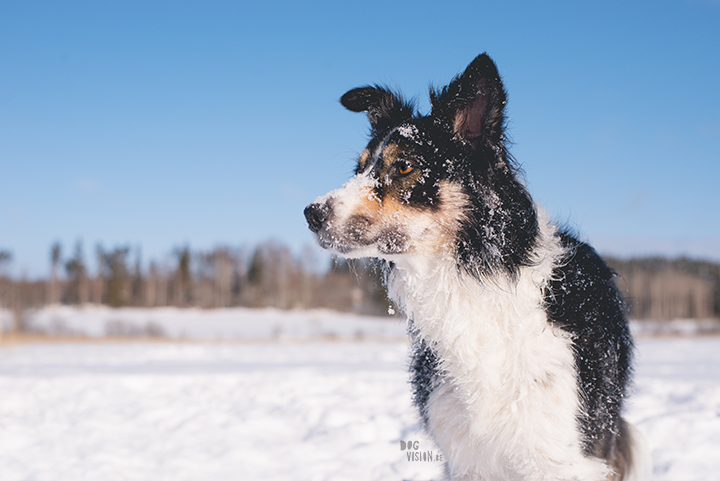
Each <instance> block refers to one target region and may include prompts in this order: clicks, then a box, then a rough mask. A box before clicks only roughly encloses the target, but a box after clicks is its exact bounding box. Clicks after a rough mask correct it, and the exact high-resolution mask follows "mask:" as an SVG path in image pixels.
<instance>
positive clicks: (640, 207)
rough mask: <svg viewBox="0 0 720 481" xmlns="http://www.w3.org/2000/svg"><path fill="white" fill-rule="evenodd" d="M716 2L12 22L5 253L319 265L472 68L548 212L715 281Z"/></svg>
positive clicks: (184, 5) (15, 14)
mask: <svg viewBox="0 0 720 481" xmlns="http://www.w3.org/2000/svg"><path fill="white" fill-rule="evenodd" d="M719 25H720V2H717V1H699V0H698V1H689V0H685V1H683V0H676V1H664V0H659V1H647V2H632V1H630V2H628V1H606V2H592V3H591V2H513V1H509V2H482V1H474V2H466V1H452V0H450V1H447V2H439V1H436V2H422V1H412V2H409V1H407V2H389V1H363V2H353V3H343V2H312V1H310V2H274V1H267V2H221V1H215V2H183V1H171V2H162V1H150V2H149V1H139V2H133V1H103V2H97V1H87V2H73V1H68V2H50V1H48V2H36V1H32V0H29V1H22V2H19V1H17V2H16V1H6V0H2V1H0V249H7V250H10V251H12V253H13V256H14V258H13V261H12V264H11V269H12V272H14V273H16V274H27V275H29V276H37V275H44V274H45V273H46V272H47V271H48V266H49V249H50V245H51V243H52V242H54V241H56V240H58V241H60V242H62V244H63V247H64V250H65V253H68V254H69V253H70V252H71V250H72V248H73V246H74V244H75V243H76V242H77V241H78V240H81V241H82V242H83V244H84V248H85V252H86V255H87V256H88V257H90V254H91V253H92V252H93V251H94V249H95V246H96V245H97V244H102V245H103V246H105V247H106V248H109V247H113V246H118V245H130V246H133V247H134V248H137V247H140V248H141V249H142V255H143V258H144V259H145V260H148V259H151V258H153V259H162V258H163V256H166V255H167V254H168V253H170V252H171V251H172V249H173V248H175V247H177V246H179V245H185V244H187V245H190V247H191V248H194V249H207V248H210V247H213V246H215V245H232V246H240V245H245V246H252V245H253V244H254V243H256V242H259V241H262V240H266V239H275V240H279V241H281V242H284V243H286V244H288V245H290V246H292V248H293V249H296V250H297V251H298V252H299V250H300V249H301V248H302V247H303V246H304V245H307V244H312V238H311V236H310V233H309V232H308V231H307V229H306V227H305V223H304V219H303V216H302V210H303V208H304V206H305V205H306V204H307V203H309V202H310V201H312V200H313V199H314V198H315V197H316V196H318V195H320V194H323V193H325V192H327V191H328V190H330V189H333V188H335V187H337V186H339V185H340V184H342V183H343V182H344V181H345V180H346V179H347V178H348V177H349V176H350V174H351V171H352V169H353V161H354V158H355V156H356V155H357V153H358V152H359V151H361V150H362V148H363V147H364V143H365V140H366V134H367V124H366V119H365V118H364V116H363V115H359V114H353V113H351V112H348V111H345V110H344V109H343V108H342V107H341V106H340V105H339V103H338V99H339V98H340V96H341V95H342V94H343V93H344V92H345V91H347V90H349V89H351V88H353V87H357V86H360V85H364V84H367V83H384V84H388V85H390V86H392V87H397V88H400V89H402V91H403V92H404V93H405V94H406V95H407V96H408V97H413V96H416V97H417V99H418V103H419V106H420V108H421V109H423V110H427V105H428V101H427V88H428V86H429V85H430V84H433V85H436V86H440V85H444V84H445V83H447V81H449V80H450V78H451V77H452V76H454V75H455V74H457V73H458V72H460V71H462V70H463V69H464V68H465V66H466V65H467V64H468V63H469V62H470V61H471V60H472V59H473V58H474V57H475V56H476V55H477V54H479V53H481V52H483V51H487V52H488V53H489V54H490V55H491V56H492V57H493V58H494V59H495V61H496V63H497V64H498V67H499V69H500V71H501V73H502V75H503V76H504V79H505V83H506V87H507V89H508V91H509V94H510V101H509V105H508V114H509V116H510V118H511V121H510V135H511V137H512V139H513V141H514V143H515V145H514V146H513V148H512V152H513V154H514V155H515V157H516V158H517V160H518V161H519V162H520V163H521V164H522V166H523V168H524V171H525V174H526V179H527V183H528V185H529V187H530V190H531V192H532V193H533V195H534V197H535V198H536V200H538V201H539V202H540V203H541V204H543V205H544V206H545V208H546V209H547V210H548V211H549V212H550V213H551V214H552V215H553V216H554V217H555V218H557V219H559V220H561V221H563V222H565V223H567V224H568V225H570V226H572V227H573V228H574V229H575V230H576V231H577V232H578V233H579V234H580V236H581V237H582V238H583V239H585V240H588V241H590V242H592V243H594V244H595V245H596V247H598V250H600V251H601V252H605V253H611V254H615V255H624V256H628V255H638V254H645V255H647V254H655V253H663V254H668V255H679V254H690V255H693V256H695V257H705V258H711V259H720V214H718V212H720V194H719V193H718V190H719V189H718V187H719V183H720V87H718V86H720V28H719V27H718V26H719Z"/></svg>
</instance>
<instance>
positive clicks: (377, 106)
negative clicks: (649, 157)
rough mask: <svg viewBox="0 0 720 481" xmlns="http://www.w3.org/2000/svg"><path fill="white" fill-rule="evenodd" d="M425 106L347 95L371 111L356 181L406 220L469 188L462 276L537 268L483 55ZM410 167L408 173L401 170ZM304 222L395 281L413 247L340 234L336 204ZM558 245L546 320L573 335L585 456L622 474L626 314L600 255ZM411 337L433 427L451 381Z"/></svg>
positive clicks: (527, 213)
mask: <svg viewBox="0 0 720 481" xmlns="http://www.w3.org/2000/svg"><path fill="white" fill-rule="evenodd" d="M430 98H431V106H432V110H431V113H430V114H429V115H427V116H422V115H419V114H417V113H416V111H415V109H414V106H413V105H412V104H411V103H409V102H407V101H405V100H404V99H403V98H402V97H401V96H400V95H398V94H395V93H393V92H392V91H390V90H388V89H386V88H383V87H378V86H367V87H361V88H358V89H354V90H351V91H349V92H347V93H346V94H345V95H343V97H342V99H341V103H342V105H343V106H345V107H346V108H348V109H349V110H351V111H354V112H366V113H367V116H368V119H369V121H370V125H371V128H372V132H371V139H370V141H369V143H368V146H367V148H366V151H365V154H364V155H363V156H361V158H360V160H359V161H358V165H357V168H356V174H358V175H367V176H370V177H373V178H376V179H377V180H378V181H377V186H376V187H375V188H374V189H375V190H374V192H375V193H374V195H376V196H377V197H378V198H380V199H386V198H393V199H396V201H397V202H399V204H400V205H401V206H403V208H404V209H405V208H406V209H408V212H425V213H433V212H435V213H442V212H443V211H444V209H447V208H448V207H447V205H446V204H444V203H443V200H442V195H441V194H442V193H441V185H442V183H443V182H446V183H452V184H453V185H459V186H462V190H463V194H464V196H465V197H466V198H467V199H468V205H467V206H465V207H464V209H463V211H462V216H460V219H461V220H460V221H459V224H458V227H457V230H456V232H455V234H454V240H453V246H452V249H451V250H452V254H453V255H454V257H455V259H456V263H457V266H458V269H459V270H460V271H462V272H463V273H464V274H465V275H469V276H471V277H472V278H474V279H476V280H477V281H478V282H480V283H487V282H492V279H493V278H498V277H502V276H504V277H509V278H514V277H515V276H517V275H518V272H519V271H520V269H521V268H522V267H524V266H529V265H531V264H532V263H533V259H534V257H533V256H534V253H535V251H536V250H537V248H538V245H537V243H538V239H539V226H538V222H539V221H538V212H537V209H536V206H535V204H534V203H533V201H532V199H531V197H530V195H529V193H528V191H527V189H526V187H525V185H524V184H523V182H522V181H521V180H520V178H519V174H518V167H517V165H516V163H515V162H514V159H513V158H512V157H511V156H510V154H509V153H508V141H507V138H506V133H505V132H506V117H505V106H506V103H507V95H506V92H505V89H504V86H503V83H502V80H501V78H500V75H499V74H498V71H497V68H496V66H495V64H494V63H493V61H492V60H491V59H490V58H489V57H488V56H487V55H485V54H482V55H480V56H478V57H477V58H476V59H475V60H474V61H473V62H472V63H471V64H470V65H469V66H468V68H467V69H466V70H465V72H464V73H463V74H461V75H459V76H458V77H456V78H455V79H453V81H452V82H451V83H450V84H449V85H448V86H446V87H444V88H442V89H440V90H433V91H431V92H430ZM386 146H394V147H393V148H394V149H395V150H399V151H400V152H401V155H400V156H398V159H400V160H396V159H395V158H394V157H393V158H392V159H389V160H388V159H387V158H386V157H389V154H388V150H383V148H384V147H386ZM378 152H380V153H378ZM408 166H409V167H410V169H409V170H410V173H407V174H405V173H403V172H405V171H407V170H408ZM305 215H306V218H307V220H308V224H309V226H310V229H311V230H312V231H313V232H314V233H316V234H317V237H318V240H319V242H320V244H321V245H322V246H323V247H326V248H328V249H331V250H334V251H335V252H338V253H341V254H347V255H352V253H353V252H354V251H356V250H358V249H360V248H366V247H368V246H371V247H373V246H374V248H376V249H377V251H378V254H376V255H377V256H378V257H381V258H382V257H385V258H388V259H389V261H390V262H388V263H387V264H386V266H387V269H386V270H387V271H388V273H389V275H392V270H393V264H392V256H394V255H405V254H407V253H410V254H411V253H412V242H411V241H412V240H411V239H408V236H407V234H406V233H404V232H402V230H401V229H395V230H394V231H393V230H392V229H389V228H388V229H386V230H385V231H382V232H381V233H380V234H377V235H373V236H372V237H368V236H365V235H364V232H365V230H364V226H369V225H371V224H372V222H371V220H370V218H369V217H368V216H367V215H366V214H362V215H360V214H358V215H356V216H355V217H354V218H351V220H350V221H349V222H348V225H350V227H347V228H345V231H343V230H339V229H338V227H337V225H333V222H334V219H333V202H331V200H323V201H319V202H316V203H314V204H311V205H310V206H308V207H307V208H306V210H305ZM331 229H335V231H331ZM557 237H558V239H557V241H558V242H559V243H560V244H561V245H562V247H563V248H564V252H565V255H564V258H563V259H560V261H559V262H557V264H556V266H555V268H554V271H553V274H552V276H551V280H550V281H549V282H548V283H547V284H546V285H545V286H544V288H543V289H544V290H543V292H542V295H543V298H544V309H545V311H546V313H547V320H548V323H549V324H551V325H554V326H555V327H558V328H560V329H562V330H564V331H566V332H567V333H569V334H570V335H571V338H572V346H573V354H574V359H575V368H576V371H577V383H578V391H579V396H580V409H579V411H578V413H577V423H578V426H579V429H580V432H581V434H582V448H583V453H584V454H585V455H586V456H594V457H598V458H602V459H605V460H606V461H607V463H608V465H610V466H611V467H612V468H613V469H614V470H615V472H616V473H618V475H619V476H622V473H623V472H624V471H626V470H627V469H628V466H629V465H630V464H631V462H632V460H631V454H630V446H629V441H628V433H627V432H628V429H629V428H628V427H627V426H626V424H625V423H624V421H623V420H622V418H621V416H620V414H621V411H622V408H623V403H624V399H625V396H626V394H627V391H628V384H629V380H630V376H631V361H632V352H633V343H632V338H631V335H630V331H629V328H628V323H627V319H626V314H625V305H624V303H623V299H622V296H621V295H620V293H619V291H618V289H617V288H616V286H615V284H614V281H613V277H614V273H613V272H612V271H611V270H610V269H609V268H608V266H607V265H606V264H605V263H604V262H603V260H602V259H601V258H600V256H598V254H597V253H596V252H595V251H594V250H593V249H592V248H591V247H590V246H588V245H587V244H585V243H583V242H580V241H579V240H578V239H577V238H576V237H574V236H573V235H572V234H570V233H569V232H566V231H559V232H558V234H557ZM410 254H408V255H410ZM411 331H412V329H411ZM412 332H413V333H414V334H415V339H414V353H413V356H412V360H411V365H410V368H411V383H412V387H413V392H414V402H415V404H416V406H417V407H418V409H419V412H420V414H421V416H422V417H423V419H425V421H426V422H427V415H428V414H427V404H428V399H429V398H430V396H431V394H432V393H433V391H434V390H435V389H436V388H437V386H438V385H440V384H441V383H442V382H443V381H444V377H445V373H444V372H443V370H442V362H441V359H440V356H439V354H438V352H437V351H436V350H435V349H434V347H433V345H432V342H428V341H426V340H425V339H423V338H422V337H419V336H417V333H416V332H415V331H412Z"/></svg>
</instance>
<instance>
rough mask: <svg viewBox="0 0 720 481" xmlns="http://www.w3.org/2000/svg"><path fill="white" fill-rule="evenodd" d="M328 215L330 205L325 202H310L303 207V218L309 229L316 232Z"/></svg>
mask: <svg viewBox="0 0 720 481" xmlns="http://www.w3.org/2000/svg"><path fill="white" fill-rule="evenodd" d="M329 216H330V206H328V205H327V203H326V202H323V203H321V204H319V203H316V204H310V205H309V206H307V207H305V219H306V220H307V223H308V227H309V228H310V230H311V231H313V232H315V233H317V232H318V231H319V230H320V229H321V228H322V226H323V224H324V223H325V221H326V220H327V219H328V217H329Z"/></svg>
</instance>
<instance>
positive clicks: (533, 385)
mask: <svg viewBox="0 0 720 481" xmlns="http://www.w3.org/2000/svg"><path fill="white" fill-rule="evenodd" d="M534 252H535V254H534V256H535V257H534V258H533V259H532V262H531V264H530V265H528V266H524V267H521V268H520V270H519V274H518V275H517V276H510V275H500V276H495V277H493V278H487V279H486V280H485V281H484V282H481V281H479V280H478V279H477V278H476V277H475V276H472V275H470V274H467V273H465V272H463V271H462V270H461V269H458V265H457V263H456V261H455V259H454V257H453V256H452V253H451V252H448V253H447V254H446V255H436V256H426V255H422V256H420V255H418V256H399V257H401V258H400V259H396V260H395V261H394V268H393V269H392V271H391V272H390V273H389V276H388V287H389V292H390V295H391V296H392V297H393V299H394V300H395V301H396V302H397V303H398V304H399V306H400V307H401V308H402V309H403V310H404V312H405V313H406V314H407V316H408V318H409V319H410V322H411V329H412V331H413V335H415V336H417V337H420V338H422V339H423V340H424V341H425V342H426V343H427V344H428V345H429V346H431V347H432V348H433V349H434V350H435V351H436V352H437V355H438V358H439V359H440V365H439V367H440V370H441V371H442V372H443V373H444V385H443V386H441V387H440V388H438V390H437V391H436V392H435V393H434V394H433V395H434V396H436V397H435V401H434V402H433V401H432V400H431V402H430V405H429V410H428V418H429V424H430V427H431V428H433V429H432V431H433V432H435V433H436V439H435V440H436V442H437V443H438V445H439V447H440V448H441V449H442V450H443V451H444V452H445V453H447V455H449V456H450V457H451V459H450V460H449V461H450V463H449V464H450V466H452V468H453V473H452V474H453V476H454V478H455V477H457V478H458V479H460V478H462V477H463V476H466V475H467V476H476V475H480V476H481V477H482V478H483V479H496V477H497V478H498V479H504V478H507V479H515V476H519V478H518V479H545V478H544V477H543V476H550V477H552V476H556V477H555V478H554V479H574V477H575V476H576V475H577V474H578V473H581V474H582V476H581V477H582V479H586V480H590V479H592V480H598V479H603V477H604V476H606V475H607V472H608V471H607V468H606V467H605V466H604V465H603V464H602V463H601V462H599V461H598V460H593V459H589V458H585V457H583V456H582V450H581V439H580V433H579V431H578V430H577V429H574V428H573V427H574V426H576V416H577V413H578V410H579V406H578V396H577V389H578V387H577V374H576V371H575V368H574V359H573V352H572V349H571V347H570V344H571V339H570V335H569V334H568V333H566V332H564V331H562V330H560V329H558V328H555V327H553V326H552V325H550V324H549V323H548V319H547V315H546V313H545V310H544V308H543V301H544V299H543V288H544V287H545V286H546V284H547V282H549V280H550V279H551V276H552V273H553V268H554V267H555V266H556V265H557V264H558V262H560V259H561V258H562V256H563V255H564V250H563V248H562V247H561V246H560V243H559V240H558V237H557V235H556V228H555V227H554V226H553V225H552V224H551V223H550V222H549V221H548V220H547V218H546V216H545V215H544V214H541V215H540V216H539V229H538V237H537V243H536V249H535V250H534ZM541 418H544V419H545V420H546V421H547V423H546V424H542V423H537V422H531V421H532V420H535V421H537V419H541ZM435 427H441V428H440V429H435ZM478 449H480V450H481V452H483V453H484V456H482V457H478V456H477V453H478V452H480V451H478ZM510 457H511V458H510ZM530 460H532V461H530ZM530 466H534V467H535V468H537V467H539V466H546V469H542V470H541V471H542V473H540V472H527V471H526V470H527V469H529V467H530Z"/></svg>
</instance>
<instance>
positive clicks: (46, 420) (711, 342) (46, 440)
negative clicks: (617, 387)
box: [0, 321, 720, 481]
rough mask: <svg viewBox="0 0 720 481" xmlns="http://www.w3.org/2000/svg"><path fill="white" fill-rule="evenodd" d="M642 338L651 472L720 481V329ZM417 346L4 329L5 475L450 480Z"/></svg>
mask: <svg viewBox="0 0 720 481" xmlns="http://www.w3.org/2000/svg"><path fill="white" fill-rule="evenodd" d="M390 322H392V321H390ZM638 347H639V360H638V361H639V363H638V369H637V376H636V387H635V395H634V397H633V398H632V402H631V404H630V406H629V412H628V417H629V419H630V420H631V421H633V422H635V423H636V424H637V425H638V426H639V427H640V429H641V430H642V431H643V432H644V433H645V434H646V436H647V438H648V442H649V444H650V448H651V450H652V455H653V464H654V479H656V480H677V481H691V480H698V481H699V480H703V481H712V480H720V456H718V453H720V337H705V338H703V337H686V338H680V339H677V338H674V339H669V338H641V339H639V340H638ZM406 355H407V346H406V344H405V342H403V341H398V340H394V341H388V342H369V341H365V342H350V341H335V342H327V341H323V342H317V341H303V342H287V341H285V342H282V341H280V342H267V341H265V342H245V343H241V342H234V343H227V342H226V343H216V342H177V341H173V342H170V341H159V342H108V341H93V342H77V343H60V342H48V343H11V342H5V343H4V344H0V480H2V481H15V480H18V481H19V480H34V481H45V480H48V481H49V480H52V481H64V480H67V481H79V480H93V481H111V480H153V481H155V480H157V481H159V480H173V481H182V480H203V481H205V480H223V481H226V480H235V479H243V480H283V481H284V480H289V479H293V480H325V479H327V480H343V479H348V480H350V479H352V480H357V479H376V480H402V479H409V480H429V479H437V475H438V471H439V467H440V463H439V462H438V461H437V460H436V459H435V457H436V456H437V454H438V452H437V449H436V448H435V447H434V446H433V445H432V443H431V442H430V441H429V440H427V439H426V438H425V437H424V436H423V435H422V434H421V433H420V432H419V429H418V425H417V422H416V418H415V414H414V412H413V409H412V408H411V406H410V397H409V390H408V386H407V382H406V380H407V375H406V370H405V366H406ZM401 441H417V446H418V448H419V452H420V453H421V454H420V456H419V457H420V460H418V461H409V460H408V455H407V450H406V451H402V450H401ZM429 452H432V455H433V458H432V460H427V454H428V453H429ZM422 454H425V455H426V460H422Z"/></svg>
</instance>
